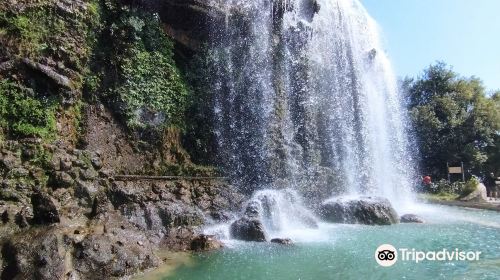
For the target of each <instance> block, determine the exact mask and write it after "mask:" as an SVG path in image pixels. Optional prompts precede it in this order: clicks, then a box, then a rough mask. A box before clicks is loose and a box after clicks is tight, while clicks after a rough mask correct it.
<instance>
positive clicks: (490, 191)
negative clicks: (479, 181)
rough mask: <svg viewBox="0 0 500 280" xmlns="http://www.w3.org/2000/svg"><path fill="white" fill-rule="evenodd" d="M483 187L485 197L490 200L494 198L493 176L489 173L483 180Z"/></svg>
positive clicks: (494, 184) (494, 185)
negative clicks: (484, 188)
mask: <svg viewBox="0 0 500 280" xmlns="http://www.w3.org/2000/svg"><path fill="white" fill-rule="evenodd" d="M484 186H485V187H486V193H487V194H486V195H487V196H488V197H490V198H495V197H496V183H495V174H493V172H492V173H490V174H489V175H488V176H486V178H484Z"/></svg>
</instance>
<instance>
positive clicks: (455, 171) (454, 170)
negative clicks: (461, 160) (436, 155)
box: [448, 166, 462, 174]
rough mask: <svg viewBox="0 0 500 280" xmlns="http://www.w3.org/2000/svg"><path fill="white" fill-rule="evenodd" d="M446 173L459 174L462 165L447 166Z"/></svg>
mask: <svg viewBox="0 0 500 280" xmlns="http://www.w3.org/2000/svg"><path fill="white" fill-rule="evenodd" d="M448 173H450V174H461V173H462V167H460V166H458V167H448Z"/></svg>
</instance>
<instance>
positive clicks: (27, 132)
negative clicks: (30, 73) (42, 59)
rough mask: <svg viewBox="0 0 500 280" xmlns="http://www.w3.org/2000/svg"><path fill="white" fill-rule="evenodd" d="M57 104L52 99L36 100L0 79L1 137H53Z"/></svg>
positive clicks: (18, 86) (10, 83) (26, 91)
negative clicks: (2, 135)
mask: <svg viewBox="0 0 500 280" xmlns="http://www.w3.org/2000/svg"><path fill="white" fill-rule="evenodd" d="M57 104H58V102H57V101H56V100H54V99H53V98H37V97H36V96H33V93H32V92H31V91H30V90H29V89H28V88H25V87H23V86H21V85H19V84H16V83H13V82H10V81H8V80H0V127H1V128H2V131H3V133H2V134H4V135H11V136H13V137H40V138H43V139H53V138H55V132H56V119H55V111H56V108H57Z"/></svg>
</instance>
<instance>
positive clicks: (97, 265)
mask: <svg viewBox="0 0 500 280" xmlns="http://www.w3.org/2000/svg"><path fill="white" fill-rule="evenodd" d="M117 238H126V240H127V242H122V246H117V245H115V244H117V241H118V240H116V239H117ZM135 238H137V235H136V234H129V236H118V237H115V236H109V235H95V234H93V235H88V236H87V237H85V238H84V239H83V240H82V241H81V242H79V243H77V244H76V245H75V253H74V263H75V265H74V268H75V270H76V271H77V272H78V273H79V274H80V275H83V277H82V278H81V279H110V278H114V277H125V276H127V275H132V274H135V273H137V272H139V271H141V270H145V269H148V268H152V267H156V266H158V264H159V260H158V258H157V257H156V256H155V255H154V254H153V252H152V248H151V246H150V245H149V244H146V245H143V246H139V245H137V241H136V240H134V239H135Z"/></svg>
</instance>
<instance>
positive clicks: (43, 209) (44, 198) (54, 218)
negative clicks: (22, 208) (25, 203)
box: [31, 191, 60, 224]
mask: <svg viewBox="0 0 500 280" xmlns="http://www.w3.org/2000/svg"><path fill="white" fill-rule="evenodd" d="M31 204H32V205H33V222H34V223H37V224H52V223H59V221H60V219H59V211H58V210H57V206H56V204H55V202H54V201H53V200H52V198H51V197H50V196H49V195H48V194H46V193H42V192H40V191H38V192H35V193H33V195H32V196H31Z"/></svg>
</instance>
